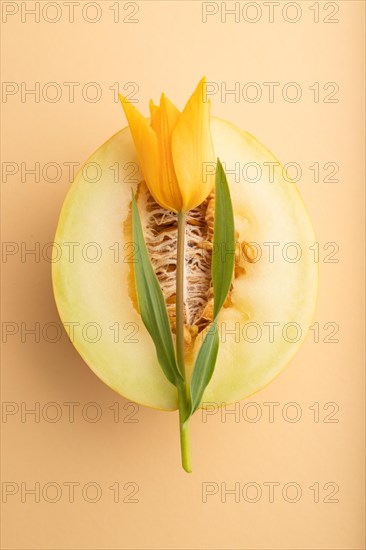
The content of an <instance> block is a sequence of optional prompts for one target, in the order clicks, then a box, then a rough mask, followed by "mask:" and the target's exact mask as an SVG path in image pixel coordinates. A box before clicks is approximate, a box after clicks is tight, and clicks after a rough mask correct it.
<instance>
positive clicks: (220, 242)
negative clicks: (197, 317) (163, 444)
mask: <svg viewBox="0 0 366 550" xmlns="http://www.w3.org/2000/svg"><path fill="white" fill-rule="evenodd" d="M234 262H235V225H234V213H233V207H232V203H231V196H230V190H229V186H228V183H227V179H226V175H225V171H224V169H223V167H222V164H221V162H220V160H219V159H217V166H216V180H215V222H214V240H213V252H212V266H211V270H212V287H213V292H214V320H213V322H212V325H211V327H210V328H209V330H208V331H207V334H206V336H205V339H204V341H203V343H202V345H201V347H200V349H199V351H198V354H197V357H196V361H195V364H194V368H193V374H192V378H191V384H190V391H191V408H190V415H192V414H193V413H194V412H195V411H196V410H197V408H198V406H199V404H200V402H201V399H202V396H203V392H204V391H205V389H206V387H207V385H208V383H209V382H210V380H211V377H212V374H213V372H214V369H215V364H216V359H217V354H218V350H219V334H218V330H217V317H218V314H219V312H220V310H221V308H222V306H223V305H224V302H225V300H226V297H227V295H228V292H229V290H230V285H231V281H232V276H233V270H234Z"/></svg>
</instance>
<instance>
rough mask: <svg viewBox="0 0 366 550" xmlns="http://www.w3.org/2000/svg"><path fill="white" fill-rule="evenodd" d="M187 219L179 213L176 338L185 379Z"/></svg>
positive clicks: (178, 359)
mask: <svg viewBox="0 0 366 550" xmlns="http://www.w3.org/2000/svg"><path fill="white" fill-rule="evenodd" d="M185 222H186V217H185V214H184V213H183V212H178V245H177V271H176V274H177V279H176V280H177V282H176V285H177V287H176V315H175V326H176V332H175V334H176V337H177V362H178V367H179V370H180V372H181V374H182V376H183V378H184V379H185V376H186V373H185V365H184V261H185V258H184V248H185V233H186V225H185Z"/></svg>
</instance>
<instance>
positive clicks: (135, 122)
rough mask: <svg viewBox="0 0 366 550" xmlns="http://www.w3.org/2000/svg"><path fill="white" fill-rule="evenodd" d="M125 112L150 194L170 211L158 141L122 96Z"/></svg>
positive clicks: (140, 115)
mask: <svg viewBox="0 0 366 550" xmlns="http://www.w3.org/2000/svg"><path fill="white" fill-rule="evenodd" d="M120 100H121V103H122V107H123V110H124V112H125V115H126V118H127V122H128V124H129V127H130V130H131V134H132V139H133V141H134V144H135V147H136V152H137V156H138V159H139V163H140V167H141V171H142V173H143V176H144V178H145V181H146V184H147V186H148V188H149V190H150V193H151V194H152V196H153V197H154V199H155V200H156V202H158V203H159V204H161V205H162V206H164V208H167V209H170V205H169V204H168V203H166V202H165V200H164V195H163V194H162V192H161V188H160V182H159V180H160V170H159V146H158V139H157V136H156V134H155V132H154V130H153V129H152V128H151V126H150V124H149V122H148V119H146V118H145V117H144V116H143V115H142V114H141V113H140V112H139V111H138V110H137V109H136V107H134V106H133V105H132V104H131V103H130V102H129V101H128V100H127V99H126V98H124V97H123V96H121V95H120Z"/></svg>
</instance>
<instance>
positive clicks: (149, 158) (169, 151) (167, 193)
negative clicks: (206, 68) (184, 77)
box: [120, 78, 216, 212]
mask: <svg viewBox="0 0 366 550" xmlns="http://www.w3.org/2000/svg"><path fill="white" fill-rule="evenodd" d="M204 84H205V78H203V79H202V80H201V81H200V83H199V84H198V86H197V88H196V90H195V91H194V93H193V94H192V96H191V97H190V99H189V100H188V102H187V105H186V106H185V108H184V109H183V111H182V112H180V111H179V110H178V109H177V108H176V107H175V105H173V103H172V102H171V101H169V99H167V98H166V97H165V95H164V94H162V96H161V99H160V105H159V106H157V105H154V103H153V102H152V101H150V114H151V119H150V122H149V120H148V119H147V118H145V117H144V116H143V115H142V114H141V113H140V112H139V111H138V110H137V109H136V108H135V107H134V106H133V105H132V104H131V103H130V102H129V101H128V100H127V99H126V98H124V97H123V96H120V99H121V103H122V107H123V109H124V112H125V114H126V117H127V121H128V124H129V126H130V130H131V133H132V138H133V141H134V144H135V147H136V151H137V156H138V159H139V162H140V166H141V170H142V173H143V176H144V178H145V181H146V184H147V186H148V188H149V190H150V193H151V194H152V196H153V197H154V199H155V200H156V202H158V203H159V204H160V205H161V206H163V207H164V208H166V209H168V210H172V211H173V212H187V211H188V210H192V209H193V208H195V207H196V206H198V205H199V204H201V203H202V202H203V201H204V200H205V199H206V197H207V196H208V195H209V193H210V192H211V189H212V187H213V184H214V177H215V176H214V174H211V173H210V174H206V169H205V165H206V163H215V160H216V159H215V154H214V149H213V144H212V138H211V132H210V102H209V101H204Z"/></svg>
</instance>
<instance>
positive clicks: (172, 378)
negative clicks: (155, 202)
mask: <svg viewBox="0 0 366 550" xmlns="http://www.w3.org/2000/svg"><path fill="white" fill-rule="evenodd" d="M132 229H133V239H134V243H135V245H136V249H137V252H136V262H135V264H134V270H135V282H136V290H137V300H138V305H139V310H140V315H141V318H142V320H143V322H144V325H145V327H146V328H147V330H148V332H149V334H150V336H151V338H152V339H153V342H154V344H155V348H156V354H157V358H158V361H159V364H160V366H161V368H162V370H163V372H164V374H165V376H166V377H167V379H168V380H169V382H171V383H172V384H174V385H175V386H177V384H178V383H180V382H181V381H182V380H183V377H182V375H181V373H180V372H179V369H178V365H177V361H176V357H175V350H174V344H173V337H172V333H171V330H170V324H169V317H168V313H167V310H166V305H165V300H164V296H163V292H162V290H161V288H160V284H159V281H158V279H157V277H156V275H155V272H154V269H153V267H152V265H151V260H150V257H149V253H148V251H147V248H146V244H145V240H144V235H143V231H142V226H141V220H140V215H139V211H138V208H137V204H136V200H135V197H134V195H133V194H132Z"/></svg>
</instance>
